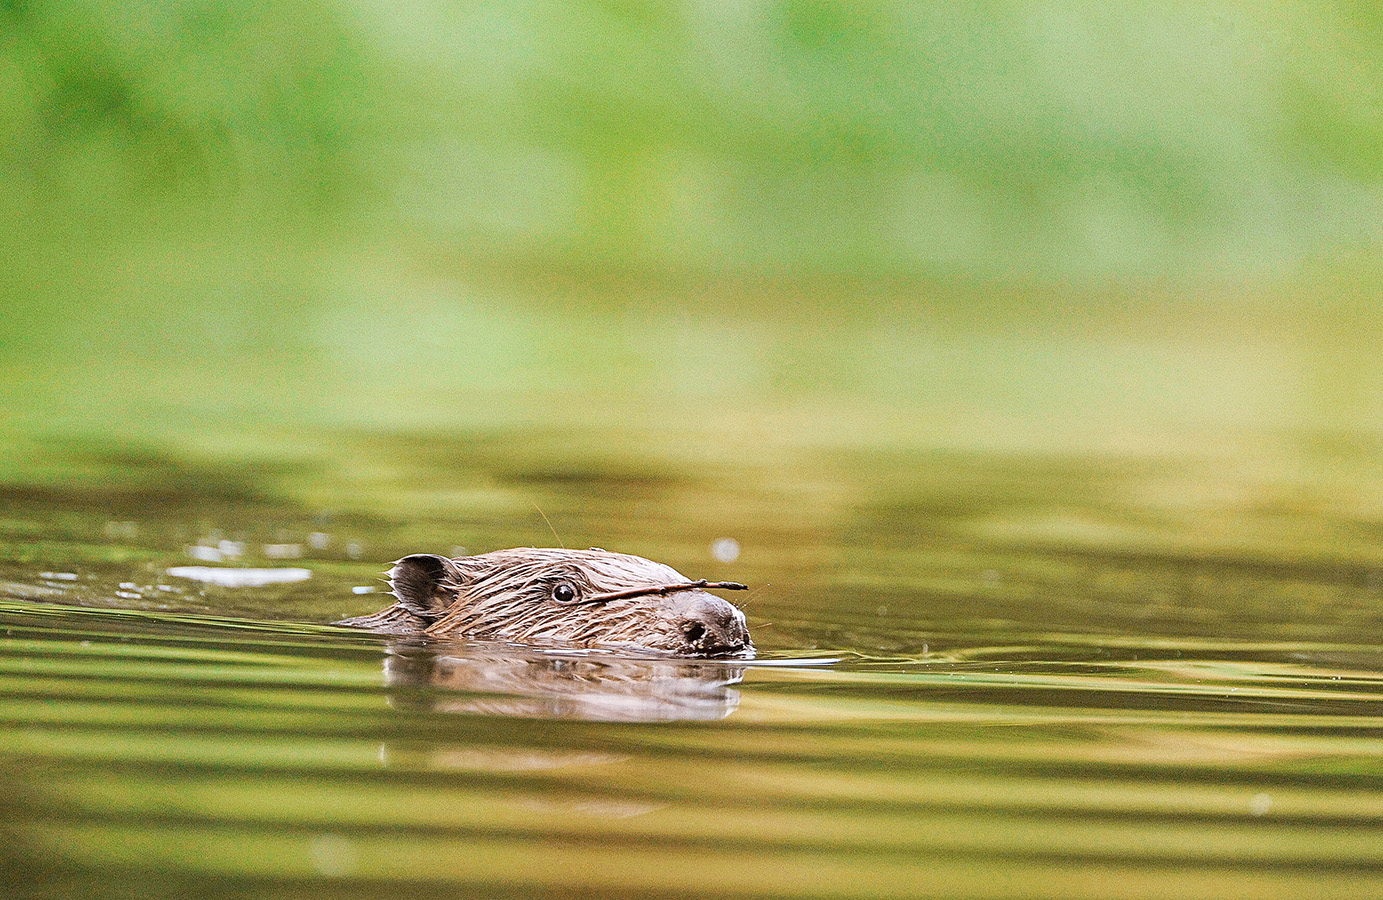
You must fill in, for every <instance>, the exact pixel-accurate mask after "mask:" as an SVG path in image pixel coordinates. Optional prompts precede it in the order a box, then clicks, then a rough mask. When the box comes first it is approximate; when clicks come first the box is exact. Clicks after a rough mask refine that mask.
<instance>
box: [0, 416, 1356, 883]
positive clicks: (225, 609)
mask: <svg viewBox="0 0 1383 900" xmlns="http://www.w3.org/2000/svg"><path fill="white" fill-rule="evenodd" d="M333 440H335V441H337V442H338V449H341V450H345V449H346V448H347V447H348V446H349V447H353V448H354V451H353V452H354V460H355V465H356V466H357V467H358V468H359V470H362V471H374V472H375V474H374V475H373V476H372V477H369V478H366V477H364V476H360V477H357V478H356V479H354V480H353V481H352V487H353V489H354V490H355V492H356V493H357V496H358V498H359V500H360V504H361V507H362V508H363V507H371V508H373V509H374V510H375V511H374V513H373V514H368V515H367V514H365V513H364V512H362V511H361V510H360V509H355V510H352V509H344V508H338V509H327V508H323V507H314V506H312V505H310V504H304V503H303V502H302V501H301V499H300V497H299V496H298V495H299V494H300V493H301V491H302V490H303V489H304V488H303V486H304V485H313V484H318V485H319V489H321V488H320V484H321V483H322V482H325V483H327V484H328V485H329V484H331V483H332V482H331V479H330V478H327V477H326V476H324V475H323V473H322V472H321V470H320V469H318V468H316V467H315V466H314V464H311V463H305V462H301V461H300V462H299V463H298V464H296V465H287V464H283V465H280V466H278V467H274V466H271V465H268V464H267V463H262V464H261V465H260V466H259V467H258V469H257V470H256V472H255V473H254V474H250V473H247V472H246V471H244V470H236V468H235V467H233V466H229V465H225V464H218V463H216V462H214V461H208V460H201V461H191V460H189V459H186V458H183V459H179V458H177V457H175V456H170V455H166V454H160V453H158V452H155V451H153V450H148V449H146V450H145V451H143V452H141V453H134V452H123V453H114V452H109V451H100V450H99V449H96V448H93V447H91V446H89V445H80V446H74V445H67V446H64V445H61V444H58V443H50V444H49V445H48V448H49V451H50V455H49V457H48V459H49V460H50V465H56V463H55V462H52V461H53V460H63V461H64V462H63V465H64V466H66V467H67V471H68V473H69V475H70V476H71V477H69V479H67V481H66V483H64V484H56V483H55V484H49V485H42V486H35V485H29V486H26V487H20V486H14V485H12V486H11V487H9V488H7V489H5V506H4V509H5V516H4V519H3V522H2V523H0V529H3V530H2V531H0V540H2V541H3V543H0V550H3V565H2V567H0V598H2V599H0V625H2V626H3V628H4V632H3V635H2V636H0V720H2V721H3V727H2V728H0V759H3V766H0V771H3V775H0V780H3V781H4V789H3V798H4V799H3V801H0V803H3V806H4V807H5V808H4V816H3V822H4V825H3V829H4V831H5V832H6V841H5V849H4V856H3V859H4V865H5V866H6V869H7V871H8V873H9V879H8V880H9V881H10V883H11V887H10V892H9V894H8V895H9V896H20V897H60V896H61V897H72V896H83V897H127V896H128V897H136V896H137V897H170V898H171V897H185V896H208V897H249V896H254V897H306V896H311V897H378V896H399V895H403V894H407V895H410V896H422V897H444V896H446V897H456V896H487V897H488V896H516V897H518V896H533V895H543V896H628V897H636V896H639V897H642V896H655V897H656V896H665V897H683V896H685V897H690V896H716V897H720V896H723V897H885V896H920V897H930V896H935V897H1018V896H1021V897H1061V898H1075V897H1091V898H1096V897H1098V898H1109V897H1130V898H1135V897H1136V898H1142V897H1147V898H1154V897H1156V898H1167V897H1187V898H1191V897H1211V896H1213V897H1244V898H1275V897H1301V896H1310V897H1363V896H1372V895H1374V894H1376V893H1379V892H1380V891H1383V741H1380V740H1379V739H1380V737H1383V734H1380V732H1383V674H1380V672H1383V651H1380V650H1379V647H1380V646H1381V645H1383V642H1380V636H1383V604H1380V603H1379V602H1378V599H1379V592H1380V590H1383V576H1380V571H1383V570H1380V568H1379V561H1378V558H1377V550H1376V549H1375V543H1374V540H1375V538H1374V535H1375V533H1376V532H1374V531H1373V530H1372V529H1369V528H1366V527H1365V526H1366V523H1365V522H1364V521H1363V520H1362V518H1361V513H1360V511H1359V510H1358V509H1355V510H1354V511H1353V513H1350V512H1349V511H1348V510H1345V509H1342V508H1339V507H1338V506H1337V507H1336V508H1334V509H1333V510H1331V509H1326V508H1324V507H1316V508H1315V511H1314V512H1309V511H1307V510H1306V509H1305V508H1304V507H1303V508H1297V509H1294V510H1289V511H1284V510H1283V509H1282V507H1281V505H1278V506H1276V507H1274V506H1271V505H1260V506H1259V507H1258V508H1256V509H1254V508H1249V507H1246V508H1245V509H1244V510H1243V511H1242V512H1241V514H1240V515H1238V516H1237V517H1235V518H1234V519H1233V521H1232V522H1231V523H1225V522H1222V523H1221V524H1220V527H1219V528H1215V527H1212V525H1213V523H1212V522H1211V521H1210V519H1211V518H1212V517H1210V516H1209V515H1208V514H1207V513H1205V512H1203V511H1200V510H1196V509H1194V508H1192V509H1190V510H1189V511H1188V509H1187V506H1186V497H1187V495H1188V494H1190V493H1192V489H1194V488H1199V489H1202V490H1211V489H1212V488H1213V489H1214V490H1215V491H1216V492H1217V496H1219V495H1220V492H1224V491H1228V490H1231V489H1233V488H1235V487H1236V486H1237V487H1238V488H1239V489H1240V490H1244V491H1247V490H1248V488H1247V487H1246V486H1245V485H1246V483H1247V482H1246V480H1245V479H1246V476H1245V475H1244V474H1243V472H1242V471H1240V472H1239V474H1238V475H1234V474H1232V473H1231V472H1230V471H1229V470H1228V469H1223V468H1220V467H1219V466H1218V465H1216V466H1214V467H1210V468H1206V467H1205V464H1204V463H1201V464H1200V467H1199V468H1198V464H1197V463H1195V462H1194V461H1193V460H1190V459H1187V458H1158V459H1147V458H1144V459H1143V460H1142V461H1141V462H1138V463H1136V464H1135V463H1134V462H1131V461H1129V460H1128V459H1125V460H1124V461H1123V462H1122V463H1120V464H1118V465H1116V464H1115V463H1114V462H1113V461H1112V460H1111V459H1108V458H1106V459H1104V460H1098V459H1092V458H1089V457H1076V458H1060V457H1051V456H1046V457H1031V456H1030V457H1027V458H1015V457H1012V456H997V455H994V454H963V453H935V452H933V453H918V452H914V453H901V452H900V453H895V454H891V455H890V454H879V453H877V452H874V453H864V452H860V451H855V452H845V451H832V452H830V453H826V452H824V451H806V450H802V451H798V452H797V453H796V454H793V453H789V452H786V451H783V452H779V453H777V454H775V456H774V462H773V465H769V466H758V467H755V466H752V465H750V464H749V463H748V462H747V459H748V458H749V457H746V458H742V459H740V461H739V462H734V461H728V460H722V461H721V462H720V463H719V464H718V466H716V467H711V466H710V464H709V463H704V465H705V466H706V469H705V471H698V469H697V467H696V466H693V465H690V464H688V463H686V462H683V463H682V464H680V465H677V464H674V463H672V462H669V461H668V459H667V458H666V457H659V456H657V455H653V454H649V455H646V456H644V457H643V458H639V459H635V458H632V457H631V455H630V453H629V452H628V448H625V449H623V450H621V451H618V452H617V451H613V450H610V451H607V452H606V453H605V454H604V455H601V454H600V453H598V452H596V451H595V450H592V449H589V448H588V449H587V450H586V451H585V452H584V454H582V455H581V460H580V462H579V464H578V463H576V462H573V460H572V455H573V453H572V448H571V447H570V445H568V444H566V443H564V442H563V441H562V439H561V438H560V437H557V438H554V437H552V436H551V435H548V436H546V437H545V436H544V435H543V434H541V433H537V432H534V433H529V434H517V435H516V434H514V433H506V434H502V435H490V436H489V437H488V438H487V437H486V436H484V435H479V434H471V435H466V436H457V437H456V438H455V440H454V441H453V442H450V443H446V444H442V443H439V442H438V440H437V438H436V436H435V435H434V436H432V437H431V438H428V439H420V438H419V437H418V436H416V435H413V436H410V435H395V436H393V437H390V436H387V435H380V434H372V435H367V436H365V435H354V436H352V435H342V434H337V435H335V436H333ZM516 440H518V443H515V441H516ZM520 446H522V448H523V450H522V451H520V450H519V449H518V447H520ZM487 447H489V448H490V449H491V450H493V449H495V448H504V447H508V448H510V449H512V450H513V452H512V453H492V452H487V450H486V448H487ZM1356 449H1357V448H1356ZM1365 455H1366V456H1367V454H1365ZM751 456H752V454H751ZM336 458H337V459H338V460H339V457H336ZM1295 458H1296V460H1297V463H1298V466H1297V468H1296V469H1295V470H1294V473H1293V474H1292V476H1291V477H1290V478H1287V479H1286V480H1285V481H1284V480H1282V479H1278V480H1275V481H1274V480H1269V482H1268V483H1270V484H1272V485H1275V488H1274V489H1275V491H1277V492H1279V493H1281V492H1288V488H1289V487H1291V486H1292V485H1295V492H1296V495H1297V496H1298V497H1299V498H1300V497H1302V496H1303V494H1304V493H1310V492H1309V491H1306V490H1305V489H1304V488H1303V487H1302V485H1303V484H1309V483H1317V484H1319V480H1318V479H1317V480H1314V481H1313V473H1314V474H1316V475H1319V474H1320V473H1322V472H1334V473H1336V474H1339V473H1340V472H1342V471H1347V470H1348V467H1349V466H1350V465H1353V464H1357V463H1358V458H1357V456H1355V455H1352V454H1351V452H1350V451H1349V448H1347V447H1346V448H1341V447H1338V446H1337V447H1334V448H1333V449H1330V450H1322V449H1320V448H1319V447H1317V448H1314V449H1310V450H1309V451H1303V452H1302V453H1300V454H1298V455H1297V456H1296V457H1295ZM1351 459H1354V460H1355V462H1354V463H1351V462H1350V460H1351ZM1313 460H1314V462H1312V461H1313ZM807 465H809V466H810V469H811V471H812V472H813V473H814V474H815V480H814V481H813V480H811V479H807V478H806V477H805V475H804V472H803V469H802V468H801V467H803V466H807ZM376 467H378V468H376ZM83 473H84V474H83ZM179 473H180V474H179ZM83 477H86V478H89V479H92V483H90V484H87V485H83V484H82V483H81V482H82V479H83ZM419 483H421V484H424V485H436V486H437V490H436V491H424V493H427V494H428V495H429V496H430V497H431V501H430V503H429V504H427V505H426V506H424V507H423V508H419V509H418V510H417V511H416V514H414V513H413V511H412V510H410V509H408V508H406V504H408V503H412V502H414V501H413V500H410V499H409V498H411V497H414V495H413V494H412V493H411V490H412V489H411V488H409V489H406V490H405V489H401V487H400V485H405V486H407V485H414V484H419ZM1260 486H1261V485H1260ZM339 487H340V486H339V485H338V488H339ZM1173 488H1174V489H1173ZM1315 490H1316V493H1317V494H1319V493H1320V488H1319V487H1317V488H1316V489H1315ZM1169 491H1170V495H1171V496H1175V497H1176V498H1177V501H1178V502H1177V503H1171V502H1170V501H1168V500H1167V499H1166V498H1167V497H1168V496H1169ZM391 497H394V498H395V499H394V500H392V501H391V500H390V499H389V498H391ZM398 498H403V499H402V500H400V499H398ZM515 498H521V499H515ZM1133 498H1141V499H1137V500H1135V499H1133ZM525 502H526V504H527V508H525ZM400 504H405V505H400ZM535 505H538V506H541V507H542V509H543V512H544V513H545V514H546V515H547V517H548V519H550V520H551V522H552V528H553V529H555V530H556V531H557V533H558V535H559V536H560V537H561V539H562V540H563V541H564V542H566V543H568V544H569V545H579V546H586V545H587V544H588V543H595V542H596V537H597V536H599V537H600V538H601V539H600V541H599V543H601V544H602V545H603V546H607V547H610V548H618V549H622V550H628V551H631V552H637V553H643V554H645V555H649V556H653V557H655V558H658V559H661V560H665V561H667V562H669V563H671V564H673V565H674V566H676V567H678V568H679V569H680V570H682V571H684V572H686V573H688V574H691V575H693V576H696V577H700V576H706V577H713V578H721V577H726V578H728V577H734V578H736V579H739V580H743V581H747V582H749V583H751V585H753V587H754V590H753V591H752V592H751V594H750V595H749V599H748V600H747V601H746V602H745V606H746V612H747V615H748V618H749V621H750V625H751V628H752V630H753V634H754V637H755V640H756V642H757V644H758V646H759V648H760V657H759V659H758V660H755V661H754V662H752V663H749V664H747V665H742V664H730V663H715V662H677V661H672V660H639V659H627V658H618V657H611V656H608V655H604V654H585V655H581V654H577V655H572V654H561V653H543V652H538V651H524V650H520V649H516V648H503V647H493V646H487V645H474V644H472V645H467V644H465V643H458V644H427V643H410V642H407V641H397V640H391V639H387V638H382V637H379V636H374V635H370V634H364V633H359V632H353V631H350V630H347V629H340V628H335V627H332V626H330V625H327V624H324V623H326V622H328V621H330V620H332V619H334V618H336V617H339V616H342V615H346V614H351V613H357V612H363V611H366V610H371V609H374V608H377V607H378V606H380V605H383V603H384V600H383V598H382V594H381V593H380V591H382V589H383V585H382V583H381V580H380V573H381V572H382V570H383V568H384V567H385V566H386V565H387V563H388V561H389V560H390V559H392V558H394V557H396V556H398V555H400V554H401V553H403V552H407V551H410V550H437V551H441V552H448V551H450V550H451V549H452V547H453V546H456V545H463V546H465V547H466V548H467V549H468V550H469V551H470V552H480V551H483V550H487V549H493V548H495V547H500V546H508V545H512V544H525V543H530V544H531V543H537V544H548V543H551V542H552V541H553V540H555V538H553V535H552V533H551V532H550V531H548V526H547V524H546V523H544V521H543V519H542V517H541V516H540V515H539V513H538V512H537V510H536V509H534V506H535ZM496 510H504V511H505V514H496ZM1351 534H1352V535H1353V536H1352V537H1351V536H1350V535H1351ZM1153 535H1158V536H1160V546H1156V545H1155V544H1156V542H1154V541H1153V540H1152V536H1153ZM1313 535H1314V536H1315V540H1316V543H1315V544H1313V543H1312V536H1313ZM314 536H315V537H314ZM721 537H733V538H735V539H736V540H737V541H738V542H739V544H740V548H741V553H740V556H739V557H738V558H737V559H736V560H734V561H732V562H722V561H717V560H715V559H714V558H713V557H712V555H711V552H710V549H709V546H710V543H711V541H712V540H714V539H717V538H721ZM545 538H546V539H545ZM222 541H226V542H231V543H227V544H222V543H221V542H222ZM266 544H272V545H276V546H275V547H274V548H272V549H269V550H266V547H265V545H266ZM196 547H202V548H207V547H214V548H221V549H224V550H227V551H229V552H231V553H233V554H234V553H239V554H241V555H238V556H231V557H229V558H227V559H224V560H223V561H222V562H220V563H212V562H206V561H205V560H198V559H195V558H194V557H193V555H192V554H197V553H201V554H205V553H206V552H207V551H206V550H205V549H203V550H200V551H198V550H190V549H189V548H196ZM285 547H287V548H291V549H290V550H285ZM1287 547H1290V548H1292V549H1291V550H1286V549H1284V548H1287ZM266 552H269V553H274V554H278V555H279V558H270V557H267V556H266ZM285 552H288V553H292V554H298V553H300V554H301V556H295V557H294V558H289V559H284V558H281V557H282V554H284V553H285ZM458 552H459V551H458ZM188 564H206V565H223V566H230V567H244V566H247V565H248V566H255V567H302V568H306V569H308V570H310V572H311V577H310V578H308V579H307V580H304V581H299V582H294V583H290V584H279V585H270V586H262V587H217V586H214V585H208V584H205V583H202V582H198V581H192V580H188V579H182V578H177V577H174V576H171V575H169V574H168V569H169V568H170V567H173V566H180V565H188ZM364 589H372V590H373V591H374V592H373V593H356V591H357V590H364Z"/></svg>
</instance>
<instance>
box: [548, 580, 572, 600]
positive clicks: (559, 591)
mask: <svg viewBox="0 0 1383 900" xmlns="http://www.w3.org/2000/svg"><path fill="white" fill-rule="evenodd" d="M552 599H553V600H556V601H557V602H558V603H570V602H571V601H573V600H575V599H576V588H574V587H572V586H571V585H569V584H567V583H566V582H565V581H564V582H562V583H561V584H559V585H557V587H555V588H553V589H552Z"/></svg>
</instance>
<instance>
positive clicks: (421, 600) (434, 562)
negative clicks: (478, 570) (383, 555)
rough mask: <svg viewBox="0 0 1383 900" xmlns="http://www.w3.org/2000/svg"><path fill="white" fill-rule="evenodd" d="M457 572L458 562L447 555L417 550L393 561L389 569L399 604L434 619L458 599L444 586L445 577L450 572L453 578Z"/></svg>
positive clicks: (417, 614) (425, 617)
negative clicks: (454, 561) (410, 554)
mask: <svg viewBox="0 0 1383 900" xmlns="http://www.w3.org/2000/svg"><path fill="white" fill-rule="evenodd" d="M458 574H459V573H458V572H457V571H456V566H455V565H454V564H453V563H452V561H451V560H449V559H447V558H446V557H445V556H435V555H433V554H431V553H415V554H414V555H412V556H405V557H404V558H403V559H401V560H399V561H398V562H396V563H394V568H392V569H390V570H389V585H390V586H391V587H392V588H393V589H394V596H395V597H398V598H399V605H400V606H402V607H403V608H404V609H406V610H408V611H409V612H411V613H412V614H413V615H415V616H421V617H422V618H424V619H427V620H428V621H432V620H433V619H436V618H438V617H439V616H441V615H442V614H443V613H444V612H446V611H447V607H448V606H450V605H451V601H452V600H453V599H455V598H454V596H453V595H452V594H451V592H449V591H446V590H443V589H442V587H441V582H442V580H443V579H444V578H447V577H448V576H451V578H452V579H453V580H454V579H455V578H456V577H457V575H458Z"/></svg>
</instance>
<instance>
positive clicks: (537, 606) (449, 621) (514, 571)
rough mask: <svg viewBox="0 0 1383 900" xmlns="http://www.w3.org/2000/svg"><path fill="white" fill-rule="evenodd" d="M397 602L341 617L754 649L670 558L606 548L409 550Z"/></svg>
mask: <svg viewBox="0 0 1383 900" xmlns="http://www.w3.org/2000/svg"><path fill="white" fill-rule="evenodd" d="M389 582H390V585H391V586H392V587H393V591H394V596H395V597H397V598H398V602H397V603H395V604H394V605H393V606H391V607H388V608H387V609H383V610H380V611H379V612H377V613H375V614H374V615H371V616H362V617H360V618H356V619H347V620H345V621H344V622H342V623H340V624H343V625H355V626H359V627H364V628H372V629H375V630H378V631H389V632H393V633H401V634H427V635H433V636H437V637H467V638H477V639H482V640H498V641H512V642H514V643H522V644H544V645H550V646H567V647H571V646H578V647H625V648H638V649H647V650H660V651H664V652H669V653H674V654H677V655H679V656H746V655H750V654H752V653H753V649H754V645H753V643H751V642H750V640H749V629H748V627H747V626H746V625H745V621H744V614H743V613H741V612H740V611H739V610H738V609H736V608H735V607H734V606H732V605H731V604H729V603H727V602H726V601H724V600H722V599H720V598H719V597H716V596H714V595H712V594H709V593H707V592H706V591H705V590H703V588H707V587H712V588H729V589H742V588H743V587H744V586H743V585H739V584H733V583H715V584H712V583H707V582H705V581H689V580H688V579H687V578H685V577H684V576H682V575H681V574H680V573H678V572H677V571H676V570H675V569H673V568H671V567H670V566H665V565H662V564H661V563H655V562H653V561H652V560H648V559H644V558H643V557H640V556H630V555H628V554H625V553H610V552H609V551H606V550H598V549H595V548H592V549H590V550H552V549H537V548H533V547H520V548H516V549H513V550H496V551H495V552H493V553H485V554H481V555H480V556H465V557H461V558H459V559H447V558H446V557H444V556H434V555H432V554H426V553H422V554H415V555H413V556H406V557H404V558H403V559H401V560H399V561H398V562H397V563H395V564H394V567H393V569H391V570H390V572H389Z"/></svg>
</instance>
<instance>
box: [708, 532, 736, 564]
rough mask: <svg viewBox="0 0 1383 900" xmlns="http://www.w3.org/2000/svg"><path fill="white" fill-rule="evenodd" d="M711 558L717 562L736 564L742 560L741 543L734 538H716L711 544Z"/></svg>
mask: <svg viewBox="0 0 1383 900" xmlns="http://www.w3.org/2000/svg"><path fill="white" fill-rule="evenodd" d="M711 557H712V558H713V559H715V560H716V561H717V562H723V563H731V562H734V561H735V560H737V559H739V558H740V542H739V541H737V540H735V539H734V538H728V537H723V538H716V539H715V540H714V541H713V542H712V543H711Z"/></svg>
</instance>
